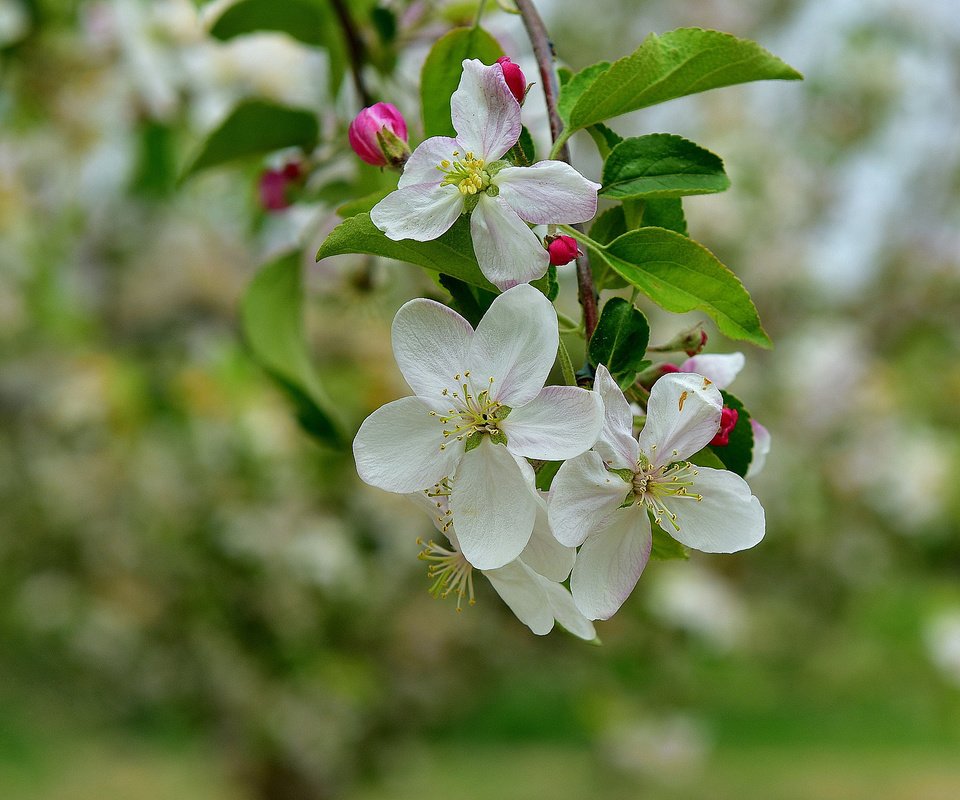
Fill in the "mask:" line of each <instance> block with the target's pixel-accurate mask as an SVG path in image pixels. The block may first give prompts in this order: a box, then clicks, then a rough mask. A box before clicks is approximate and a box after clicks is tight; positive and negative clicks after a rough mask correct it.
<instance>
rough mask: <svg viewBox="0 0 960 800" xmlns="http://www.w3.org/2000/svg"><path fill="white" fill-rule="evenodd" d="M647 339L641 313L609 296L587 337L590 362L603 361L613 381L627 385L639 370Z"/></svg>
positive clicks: (641, 367) (647, 327)
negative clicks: (595, 324) (595, 327)
mask: <svg viewBox="0 0 960 800" xmlns="http://www.w3.org/2000/svg"><path fill="white" fill-rule="evenodd" d="M649 341H650V326H649V324H647V318H646V317H645V316H644V315H643V313H642V312H641V311H640V310H639V309H637V308H635V307H634V306H633V304H632V303H630V302H628V301H627V300H624V299H623V298H622V297H611V298H610V299H609V300H608V301H607V304H606V305H605V306H604V307H603V311H602V312H601V314H600V321H599V322H598V323H597V329H596V330H595V331H594V333H593V338H592V339H590V363H591V364H593V365H594V366H597V365H598V364H603V365H604V366H605V367H606V368H607V369H608V370H609V371H610V374H611V375H612V376H613V378H614V380H615V381H616V382H617V383H619V384H620V385H621V386H629V385H630V384H632V383H633V380H634V378H636V376H637V373H638V372H639V371H640V370H641V369H643V365H644V356H645V355H646V352H647V343H648V342H649Z"/></svg>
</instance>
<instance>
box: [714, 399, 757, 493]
mask: <svg viewBox="0 0 960 800" xmlns="http://www.w3.org/2000/svg"><path fill="white" fill-rule="evenodd" d="M720 394H722V395H723V404H724V405H725V406H729V407H730V408H735V409H736V410H737V424H736V425H735V426H734V428H733V430H732V431H730V441H729V442H727V444H725V445H721V446H717V445H710V446H709V449H710V450H712V451H713V454H714V455H715V456H716V457H717V458H719V459H720V461H722V462H723V466H724V467H725V468H726V469H728V470H730V471H731V472H736V473H737V475H739V476H740V477H741V478H742V477H744V476H745V475H746V474H747V470H748V469H749V468H750V462H751V461H752V460H753V427H752V426H751V425H750V412H749V411H747V410H746V409H745V408H744V407H743V403H741V402H740V400H738V399H737V398H736V397H734V396H733V395H732V394H730V393H729V392H721V393H720Z"/></svg>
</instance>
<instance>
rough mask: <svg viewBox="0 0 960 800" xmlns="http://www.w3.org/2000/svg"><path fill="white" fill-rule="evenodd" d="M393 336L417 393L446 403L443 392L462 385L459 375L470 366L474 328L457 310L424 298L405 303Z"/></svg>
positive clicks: (395, 321) (401, 363) (396, 351)
mask: <svg viewBox="0 0 960 800" xmlns="http://www.w3.org/2000/svg"><path fill="white" fill-rule="evenodd" d="M392 339H393V355H394V357H395V358H396V360H397V366H398V367H400V372H402V373H403V377H404V378H405V379H406V381H407V384H408V385H409V386H410V388H411V389H413V391H414V393H415V394H418V395H420V396H422V397H428V398H430V399H432V400H435V401H437V402H446V401H445V400H444V398H443V395H442V394H441V392H443V390H444V389H446V390H447V391H450V392H452V391H456V390H457V389H459V388H460V386H459V383H460V381H458V380H457V379H456V376H457V375H461V376H462V375H463V371H464V370H465V369H466V363H467V351H468V350H469V349H470V341H471V340H472V339H473V328H472V327H471V326H470V323H469V322H467V321H466V320H465V319H464V318H463V317H461V316H460V315H459V314H458V313H457V312H456V311H454V310H452V309H450V308H447V306H445V305H441V304H440V303H437V302H435V301H433V300H424V299H423V298H417V299H416V300H411V301H410V302H408V303H404V304H403V305H402V306H400V310H399V311H397V316H396V317H394V319H393V333H392ZM444 410H446V409H444Z"/></svg>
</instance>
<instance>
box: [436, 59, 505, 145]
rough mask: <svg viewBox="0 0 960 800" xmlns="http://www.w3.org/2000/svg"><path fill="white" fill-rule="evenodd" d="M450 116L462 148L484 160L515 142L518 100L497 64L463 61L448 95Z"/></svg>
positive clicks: (470, 60)
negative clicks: (454, 88) (460, 70)
mask: <svg viewBox="0 0 960 800" xmlns="http://www.w3.org/2000/svg"><path fill="white" fill-rule="evenodd" d="M450 118H451V120H452V122H453V128H454V130H455V131H456V132H457V140H458V141H459V143H460V144H461V145H462V147H463V149H464V150H465V151H467V152H472V153H473V155H474V157H475V158H479V159H482V160H484V161H486V162H487V163H489V162H491V161H496V160H497V159H498V158H500V157H501V156H502V155H503V154H504V153H506V152H507V150H509V149H510V148H511V147H513V146H514V145H515V144H516V143H517V139H519V138H520V104H519V103H518V102H517V98H516V97H514V96H513V92H511V91H510V87H509V86H507V81H506V80H505V79H504V77H503V70H502V69H501V68H500V65H499V64H493V65H492V66H489V67H487V66H484V65H483V64H481V63H480V62H479V61H477V60H476V59H467V60H465V61H464V62H463V75H461V77H460V85H459V86H458V87H457V90H456V91H455V92H454V93H453V96H452V97H451V98H450ZM461 155H463V153H461Z"/></svg>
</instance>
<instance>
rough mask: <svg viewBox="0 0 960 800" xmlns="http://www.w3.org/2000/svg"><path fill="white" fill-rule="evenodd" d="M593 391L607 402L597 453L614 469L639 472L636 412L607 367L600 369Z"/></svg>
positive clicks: (601, 366) (598, 367)
mask: <svg viewBox="0 0 960 800" xmlns="http://www.w3.org/2000/svg"><path fill="white" fill-rule="evenodd" d="M593 390H594V391H595V392H596V393H597V394H599V395H600V397H601V398H602V399H603V429H602V430H601V431H600V439H599V440H598V441H597V443H596V444H595V445H594V446H593V449H594V450H596V451H597V452H598V453H599V454H600V457H601V458H602V459H603V460H604V461H606V462H607V464H608V465H609V466H611V467H613V468H614V469H633V470H635V469H636V468H637V458H638V451H639V445H638V444H637V440H636V439H635V438H634V436H633V411H632V410H631V409H630V404H629V403H628V402H627V398H626V397H624V396H623V392H622V391H620V387H619V386H618V385H617V382H616V381H615V380H614V379H613V376H612V375H611V374H610V372H609V371H608V370H607V368H606V367H605V366H603V364H598V365H597V374H596V378H595V379H594V381H593Z"/></svg>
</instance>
